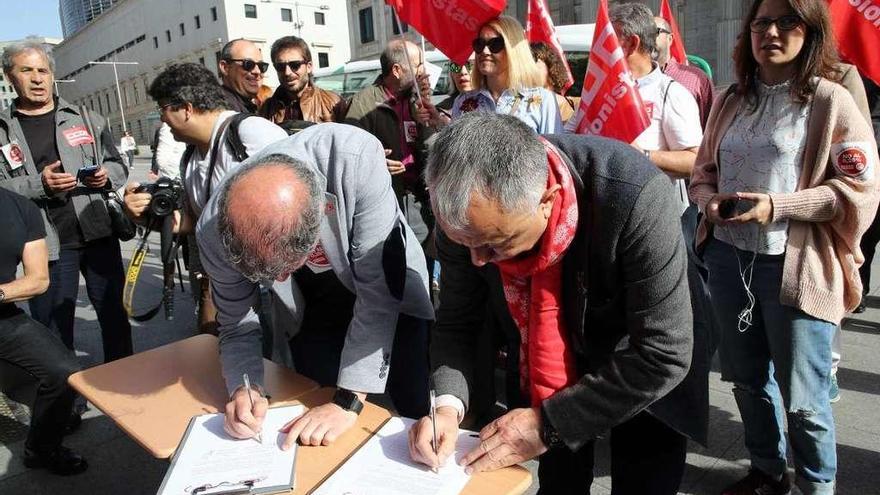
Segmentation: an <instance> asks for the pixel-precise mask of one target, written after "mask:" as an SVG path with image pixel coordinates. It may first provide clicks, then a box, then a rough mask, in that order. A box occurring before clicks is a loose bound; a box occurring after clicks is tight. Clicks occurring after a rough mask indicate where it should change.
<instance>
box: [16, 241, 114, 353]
mask: <svg viewBox="0 0 880 495" xmlns="http://www.w3.org/2000/svg"><path fill="white" fill-rule="evenodd" d="M80 273H82V275H83V277H84V278H85V281H86V293H87V294H88V297H89V301H91V303H92V306H93V307H94V308H95V313H96V314H97V315H98V323H100V324H101V340H102V342H103V347H104V362H105V363H107V362H110V361H113V360H116V359H119V358H124V357H126V356H131V354H132V342H131V324H130V323H129V321H128V314H126V312H125V307H124V306H123V305H122V287H123V285H125V273H124V271H123V268H122V253H121V251H120V249H119V241H118V240H116V238H114V237H104V238H102V239H97V240H94V241H90V242H87V243H86V245H85V246H84V247H82V248H78V249H62V250H61V254H60V255H59V258H58V260H56V261H52V262H50V263H49V290H47V291H46V293H44V294H41V295H39V296H36V297H34V298H32V299H31V300H30V301H28V304H29V306H30V310H31V316H32V317H33V318H34V319H35V320H37V321H38V322H40V323H42V324H43V325H45V326H47V327H49V328H51V329H52V330H54V331H56V332H58V335H59V336H60V337H61V341H62V342H64V345H65V346H67V348H68V349H71V350H73V327H74V321H75V320H74V317H75V315H76V299H77V294H78V293H79V276H80Z"/></svg>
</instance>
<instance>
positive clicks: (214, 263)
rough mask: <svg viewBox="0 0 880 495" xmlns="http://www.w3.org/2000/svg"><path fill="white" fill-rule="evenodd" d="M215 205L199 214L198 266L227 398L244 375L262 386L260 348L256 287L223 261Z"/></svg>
mask: <svg viewBox="0 0 880 495" xmlns="http://www.w3.org/2000/svg"><path fill="white" fill-rule="evenodd" d="M215 213H216V202H215V201H211V202H209V203H208V205H207V206H206V208H205V211H203V212H202V217H201V219H200V220H199V224H198V227H197V230H196V231H197V236H196V237H197V239H198V243H199V255H200V257H201V262H202V267H203V268H204V269H205V272H206V273H207V274H208V277H209V278H210V279H211V291H212V294H213V298H214V305H215V306H216V307H217V322H218V324H219V332H220V363H221V365H222V368H223V378H224V380H225V381H226V389H227V391H228V392H229V394H230V395H231V394H232V392H234V391H235V389H237V388H238V387H240V386H241V385H242V379H241V378H242V374H243V373H247V374H248V378H250V381H251V383H252V384H256V385H259V386H261V387H263V386H264V385H265V384H264V381H263V347H262V330H261V327H260V321H259V318H258V317H257V314H256V312H255V311H254V309H253V308H254V305H255V304H256V303H257V301H258V300H259V297H260V290H259V284H256V283H253V282H251V281H250V280H248V279H247V278H245V277H244V276H243V275H242V274H241V273H239V272H238V270H236V269H235V267H234V266H232V264H230V263H229V262H228V261H227V260H226V256H225V253H224V250H223V246H222V245H221V244H220V236H219V234H218V232H217V219H216V218H217V217H216V214H215Z"/></svg>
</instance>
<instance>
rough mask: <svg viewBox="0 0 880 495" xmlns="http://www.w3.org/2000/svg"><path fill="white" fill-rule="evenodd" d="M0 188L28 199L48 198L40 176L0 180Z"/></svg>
mask: <svg viewBox="0 0 880 495" xmlns="http://www.w3.org/2000/svg"><path fill="white" fill-rule="evenodd" d="M0 187H2V188H3V189H6V190H9V191H12V192H14V193H17V194H20V195H22V196H24V197H26V198H29V199H46V198H48V197H49V196H48V195H47V194H46V188H45V187H43V176H42V175H40V174H37V175H23V176H21V177H11V178H4V179H0Z"/></svg>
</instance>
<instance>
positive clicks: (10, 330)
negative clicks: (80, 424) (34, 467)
mask: <svg viewBox="0 0 880 495" xmlns="http://www.w3.org/2000/svg"><path fill="white" fill-rule="evenodd" d="M0 311H2V312H3V314H4V316H0V360H2V361H4V362H6V363H9V364H11V365H13V366H16V367H19V368H21V369H23V370H24V371H26V372H27V373H28V374H30V375H31V376H33V377H34V378H36V379H37V381H38V382H39V388H38V389H37V397H36V400H35V401H34V404H33V408H32V411H31V427H30V431H29V432H28V437H27V447H28V448H31V449H35V450H38V451H45V450H50V449H52V448H53V447H56V446H58V445H60V444H61V439H62V435H63V430H64V425H65V424H66V423H67V420H68V419H69V418H70V410H71V408H72V407H73V398H74V391H73V389H72V388H70V386H69V385H68V384H67V377H68V376H70V374H71V373H75V372H76V371H78V370H79V365H78V364H77V361H76V358H74V356H73V353H71V352H70V351H69V350H68V349H67V348H66V347H65V346H64V344H63V343H62V342H61V339H60V338H59V337H58V335H56V334H55V333H54V332H52V331H51V330H49V329H48V328H46V327H45V326H43V325H41V324H39V323H37V322H36V321H34V320H32V319H31V318H30V317H29V316H28V315H26V314H25V313H24V312H22V311H21V310H18V309H17V308H12V307H7V308H5V309H4V310H0Z"/></svg>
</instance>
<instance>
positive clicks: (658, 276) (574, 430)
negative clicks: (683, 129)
mask: <svg viewBox="0 0 880 495" xmlns="http://www.w3.org/2000/svg"><path fill="white" fill-rule="evenodd" d="M670 187H671V186H670V182H669V181H668V180H667V179H666V177H665V176H663V175H658V176H656V177H654V178H653V179H651V180H650V181H649V182H648V183H647V184H646V185H645V187H644V189H642V191H641V193H640V194H639V196H638V198H637V199H636V201H635V204H634V205H633V208H632V211H631V212H630V215H629V219H628V220H627V222H626V224H625V226H624V229H623V231H622V232H621V235H620V241H619V243H618V246H619V247H618V250H619V257H620V259H621V262H620V264H621V276H622V277H623V278H624V286H625V288H624V290H625V301H626V302H625V307H626V314H625V315H622V317H625V318H626V327H627V333H628V334H629V336H628V345H627V346H626V348H625V349H622V350H617V351H615V352H614V353H613V354H612V355H611V356H610V358H609V359H608V361H607V362H606V363H605V364H604V365H602V366H600V367H599V368H597V369H596V370H594V371H591V372H589V373H587V374H586V375H584V376H583V377H581V379H580V380H579V381H578V383H576V384H575V385H572V386H570V387H567V388H565V389H563V390H560V391H559V392H558V393H556V394H555V395H553V396H551V397H550V398H548V399H547V400H545V401H544V403H543V411H544V414H547V415H548V418H549V420H550V423H551V424H552V425H553V426H554V427H555V428H556V429H557V430H558V432H559V434H560V436H561V437H562V439H563V441H564V442H565V444H566V446H568V448H570V449H571V450H573V451H576V450H578V449H580V448H581V447H582V446H583V445H584V444H585V443H586V442H587V441H589V440H590V439H592V438H595V436H596V435H598V434H601V433H604V432H607V431H608V430H609V429H610V428H611V427H613V426H615V425H617V424H619V423H621V422H622V421H625V420H626V419H628V418H630V417H632V416H633V415H635V414H636V413H638V412H639V411H641V410H642V409H644V408H645V407H647V406H649V405H650V404H651V403H652V402H654V401H656V400H657V399H659V398H661V397H663V396H664V395H666V394H667V393H668V392H669V391H670V390H672V389H673V388H674V387H675V386H676V385H677V384H678V383H679V382H681V381H682V380H683V379H684V377H685V375H686V374H687V371H688V369H689V367H690V360H691V356H692V347H693V319H692V318H693V317H692V313H691V310H690V308H691V306H690V296H689V292H688V285H687V273H686V267H687V266H686V263H687V260H686V256H685V246H684V241H683V239H682V234H681V223H680V220H679V209H678V205H677V201H675V200H674V199H673V198H674V195H673V194H672V193H671V191H670V190H669V188H670Z"/></svg>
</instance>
